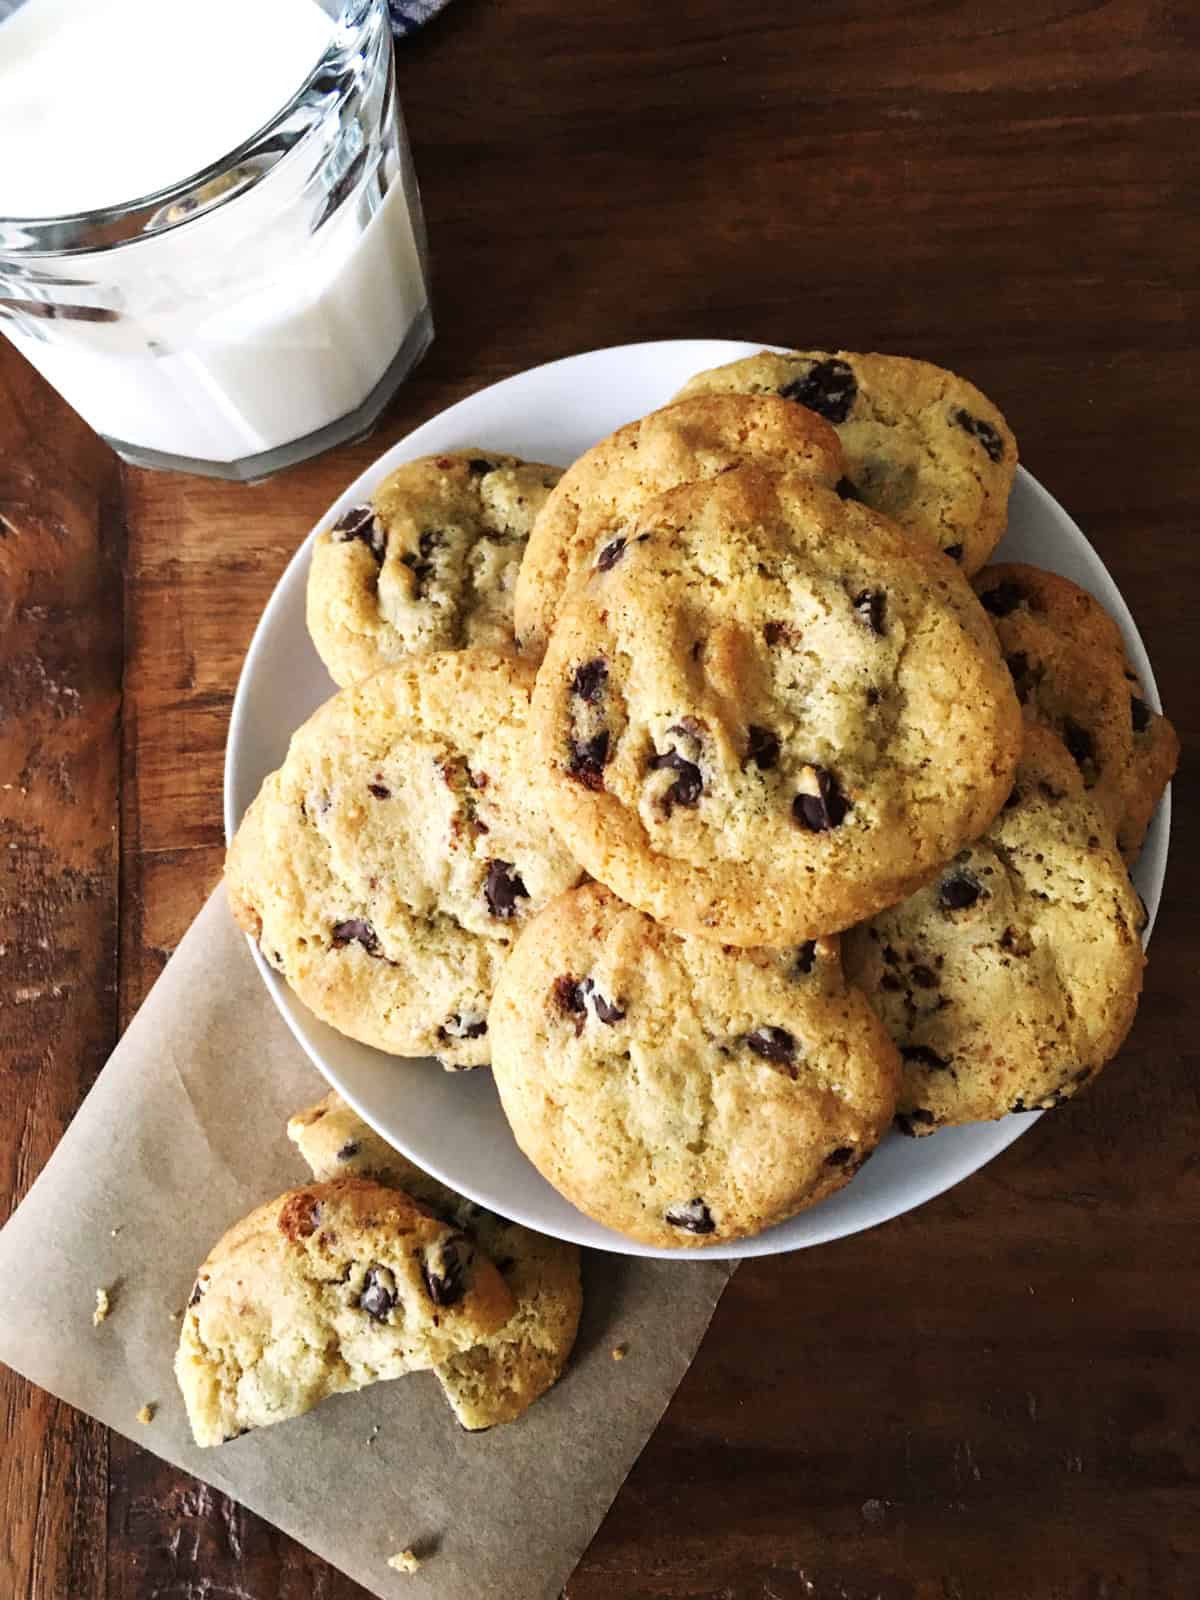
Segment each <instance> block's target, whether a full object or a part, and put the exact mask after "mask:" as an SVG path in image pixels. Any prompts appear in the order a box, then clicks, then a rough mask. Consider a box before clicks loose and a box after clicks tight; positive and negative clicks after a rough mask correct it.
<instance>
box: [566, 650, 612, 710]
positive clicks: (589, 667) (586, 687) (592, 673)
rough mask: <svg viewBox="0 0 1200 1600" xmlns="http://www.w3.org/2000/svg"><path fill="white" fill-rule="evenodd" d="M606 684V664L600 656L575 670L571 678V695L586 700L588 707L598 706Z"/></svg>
mask: <svg viewBox="0 0 1200 1600" xmlns="http://www.w3.org/2000/svg"><path fill="white" fill-rule="evenodd" d="M607 683H608V662H607V661H605V660H604V658H603V657H602V656H597V657H596V659H595V660H594V661H585V662H584V663H583V665H582V666H579V667H576V668H575V671H574V673H573V674H572V676H571V693H572V694H574V695H578V696H579V698H580V699H581V700H586V701H587V703H588V705H590V706H595V705H599V703H600V701H601V699H602V698H603V696H604V689H605V685H606V684H607Z"/></svg>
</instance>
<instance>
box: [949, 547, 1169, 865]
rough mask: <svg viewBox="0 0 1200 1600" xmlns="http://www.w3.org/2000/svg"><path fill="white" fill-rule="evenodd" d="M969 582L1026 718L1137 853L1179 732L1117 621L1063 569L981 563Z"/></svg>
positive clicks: (1129, 852) (1129, 857)
mask: <svg viewBox="0 0 1200 1600" xmlns="http://www.w3.org/2000/svg"><path fill="white" fill-rule="evenodd" d="M975 590H976V593H977V594H978V595H979V597H980V600H981V601H982V603H983V607H984V610H985V611H987V613H988V615H989V616H990V617H991V620H992V625H993V627H994V628H995V630H996V635H997V637H998V638H999V640H1000V646H1001V649H1002V650H1003V651H1004V658H1005V661H1006V662H1007V664H1008V669H1009V671H1010V672H1011V674H1012V679H1013V685H1014V687H1015V689H1016V691H1017V698H1018V699H1019V700H1020V701H1021V704H1022V707H1023V708H1024V713H1025V716H1026V719H1027V720H1028V721H1030V722H1034V723H1040V724H1042V725H1043V726H1045V727H1048V728H1051V729H1052V730H1053V731H1054V732H1055V733H1057V734H1058V736H1059V737H1060V738H1061V739H1062V741H1063V743H1064V744H1065V745H1066V747H1067V749H1068V750H1069V751H1070V753H1071V756H1072V757H1073V759H1074V761H1075V763H1076V765H1077V766H1078V768H1079V772H1080V775H1081V776H1082V778H1083V782H1084V787H1085V788H1086V789H1087V790H1088V791H1089V793H1090V794H1091V796H1092V798H1093V799H1094V800H1095V801H1096V803H1097V805H1099V806H1100V807H1101V809H1102V810H1103V811H1104V812H1105V814H1106V815H1107V816H1108V817H1109V819H1110V820H1111V822H1112V824H1113V826H1114V827H1115V828H1116V830H1117V843H1118V844H1119V846H1120V848H1121V853H1122V855H1123V856H1124V857H1125V859H1126V861H1129V862H1133V861H1136V860H1137V857H1138V855H1139V854H1140V853H1141V848H1142V845H1143V843H1144V842H1145V838H1146V829H1147V828H1148V827H1149V825H1150V819H1151V817H1153V815H1154V812H1155V809H1156V808H1157V806H1158V803H1159V801H1160V800H1161V799H1162V795H1163V791H1164V789H1165V788H1166V786H1167V784H1168V783H1169V782H1170V781H1171V775H1172V774H1173V772H1174V771H1175V766H1176V763H1177V761H1178V759H1179V739H1178V736H1177V735H1176V733H1175V729H1174V728H1173V727H1172V725H1171V723H1170V722H1169V721H1168V720H1167V718H1166V717H1164V716H1162V715H1161V713H1159V712H1157V711H1154V710H1153V709H1152V708H1151V707H1150V705H1149V704H1148V702H1147V701H1146V699H1145V695H1144V691H1143V689H1142V685H1141V683H1140V682H1139V680H1138V676H1137V673H1136V672H1135V671H1134V670H1133V668H1132V666H1131V665H1130V663H1129V659H1128V657H1127V655H1126V653H1125V642H1124V640H1123V638H1122V637H1121V630H1120V629H1119V628H1118V627H1117V624H1116V623H1115V622H1114V621H1113V619H1112V617H1110V616H1109V614H1108V612H1107V611H1106V610H1105V609H1104V607H1103V606H1102V605H1101V604H1100V602H1099V600H1097V599H1096V598H1095V597H1094V596H1093V595H1091V594H1089V593H1088V592H1087V590H1086V589H1081V588H1080V587H1079V585H1078V584H1075V583H1072V582H1071V581H1070V579H1069V578H1062V577H1059V576H1058V574H1057V573H1053V572H1044V571H1042V569H1041V568H1039V567H1031V566H1026V565H1024V564H1021V563H1017V562H1010V563H1008V564H1005V565H997V566H994V567H987V568H985V569H984V571H983V572H981V573H980V574H979V575H978V577H977V578H976V579H975Z"/></svg>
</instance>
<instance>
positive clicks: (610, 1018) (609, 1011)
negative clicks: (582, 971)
mask: <svg viewBox="0 0 1200 1600" xmlns="http://www.w3.org/2000/svg"><path fill="white" fill-rule="evenodd" d="M587 987H588V995H589V997H590V999H591V1002H592V1005H593V1006H594V1007H595V1011H596V1015H597V1017H599V1019H600V1021H601V1022H603V1023H605V1024H606V1025H607V1026H608V1027H610V1028H611V1027H613V1026H614V1024H616V1023H618V1022H622V1021H624V1018H625V1012H624V1010H623V1009H622V1008H621V1007H620V1006H618V1005H614V1004H613V1002H612V1001H611V1000H606V999H605V998H604V996H603V995H602V994H601V993H600V991H599V989H597V988H596V986H595V984H594V983H593V982H592V980H591V979H590V978H589V979H588V980H587Z"/></svg>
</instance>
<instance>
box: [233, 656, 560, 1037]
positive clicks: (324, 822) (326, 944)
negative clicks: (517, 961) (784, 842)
mask: <svg viewBox="0 0 1200 1600" xmlns="http://www.w3.org/2000/svg"><path fill="white" fill-rule="evenodd" d="M532 687H533V668H532V666H530V665H529V664H528V663H526V662H523V661H519V660H518V659H517V658H516V657H515V656H512V655H506V654H502V653H500V652H497V651H491V650H483V649H474V650H460V651H454V652H447V653H443V654H434V655H425V656H413V657H411V658H409V659H408V660H407V661H404V662H401V663H400V664H399V665H398V666H394V667H388V668H385V669H384V670H383V671H382V672H380V673H377V674H376V675H375V677H373V678H368V679H367V680H366V682H364V683H361V684H358V685H356V686H355V687H353V688H350V689H343V690H342V691H341V693H340V694H337V695H335V696H334V697H333V699H332V700H330V701H328V702H327V703H326V704H325V705H324V706H322V707H321V709H320V710H319V711H317V712H316V713H315V714H314V715H313V716H312V717H310V718H309V720H308V721H307V722H306V723H305V724H304V726H303V727H302V728H300V729H299V730H298V731H297V732H296V734H295V735H294V736H293V738H292V742H291V745H290V747H289V749H288V753H287V758H286V759H285V761H284V763H283V766H282V767H281V768H280V769H279V771H278V772H275V773H272V774H271V775H270V776H269V777H268V778H267V779H266V781H265V782H264V783H263V786H262V789H261V790H260V792H259V794H258V797H257V799H256V800H255V801H254V803H253V804H252V805H251V807H250V809H249V810H248V811H247V813H246V815H245V817H244V818H243V819H242V822H241V825H240V827H239V828H238V831H237V834H236V837H235V838H234V840H233V843H232V844H231V846H230V849H229V856H228V859H227V862H226V869H225V872H226V883H227V885H228V889H229V896H230V901H231V903H232V906H233V909H234V913H235V915H236V916H237V918H238V921H239V922H240V923H241V925H242V927H244V928H245V929H246V931H247V932H248V933H250V934H251V935H252V936H253V937H254V938H255V939H257V941H258V943H259V945H260V947H261V949H262V952H263V954H264V955H265V957H266V958H267V960H268V961H269V962H270V963H271V965H272V966H273V967H275V969H276V970H277V971H278V972H280V973H282V974H283V976H284V977H285V978H286V979H287V981H288V983H289V984H290V985H291V986H292V988H293V989H294V990H295V992H296V993H297V995H299V997H300V999H301V1000H303V1001H304V1003H305V1005H307V1006H308V1007H309V1008H310V1009H311V1010H312V1011H313V1012H315V1014H316V1015H317V1016H318V1017H320V1018H321V1019H322V1020H323V1021H325V1022H328V1023H330V1024H331V1025H332V1026H333V1027H335V1028H338V1029H340V1030H341V1032H343V1033H346V1034H349V1035H350V1036H351V1037H352V1038H354V1039H360V1040H362V1041H363V1043H365V1044H371V1045H375V1046H376V1047H377V1048H379V1049H381V1050H387V1051H389V1052H391V1053H392V1054H394V1055H407V1056H425V1055H433V1056H437V1057H438V1058H439V1059H440V1060H441V1061H442V1062H444V1063H445V1064H446V1065H447V1066H453V1067H470V1066H478V1065H481V1064H483V1063H485V1062H486V1061H487V1060H488V1036H487V1026H488V1024H487V1014H488V1005H489V1003H490V1000H491V993H492V986H493V984H494V982H495V977H496V972H497V969H498V968H499V965H500V963H501V961H502V960H503V959H504V956H505V954H506V952H507V950H508V947H509V946H510V945H511V943H512V942H513V939H514V938H515V936H516V933H517V931H518V930H519V928H520V926H521V924H522V923H523V922H525V921H526V920H527V919H528V918H529V917H530V916H532V915H533V913H534V912H535V911H537V910H538V908H539V907H540V906H542V905H544V904H545V903H546V901H547V900H549V899H550V898H551V897H552V896H553V895H555V894H558V893H559V892H560V891H561V890H563V889H565V888H567V887H569V886H570V885H571V884H572V883H574V882H576V880H577V879H578V877H579V869H578V867H577V866H576V865H575V863H574V862H573V861H572V859H571V857H570V856H569V854H568V853H567V850H566V848H565V847H564V846H563V845H562V844H561V843H560V842H559V841H558V839H557V838H556V837H555V835H554V833H553V832H552V831H551V827H550V823H549V820H548V819H547V817H546V814H545V807H544V804H543V802H542V797H541V795H540V793H539V792H538V789H537V786H536V785H535V783H534V781H533V774H532V772H531V764H530V761H529V755H528V750H527V743H528V737H529V727H528V724H529V713H530V693H531V690H532Z"/></svg>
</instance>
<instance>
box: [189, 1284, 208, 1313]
mask: <svg viewBox="0 0 1200 1600" xmlns="http://www.w3.org/2000/svg"><path fill="white" fill-rule="evenodd" d="M203 1298H204V1285H203V1284H202V1283H201V1282H200V1279H199V1278H197V1279H196V1281H195V1283H194V1284H193V1285H192V1292H191V1294H190V1295H189V1296H188V1305H189V1307H190V1306H198V1305H199V1304H200V1301H201V1300H202V1299H203Z"/></svg>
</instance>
